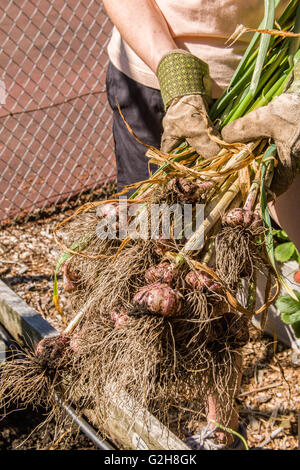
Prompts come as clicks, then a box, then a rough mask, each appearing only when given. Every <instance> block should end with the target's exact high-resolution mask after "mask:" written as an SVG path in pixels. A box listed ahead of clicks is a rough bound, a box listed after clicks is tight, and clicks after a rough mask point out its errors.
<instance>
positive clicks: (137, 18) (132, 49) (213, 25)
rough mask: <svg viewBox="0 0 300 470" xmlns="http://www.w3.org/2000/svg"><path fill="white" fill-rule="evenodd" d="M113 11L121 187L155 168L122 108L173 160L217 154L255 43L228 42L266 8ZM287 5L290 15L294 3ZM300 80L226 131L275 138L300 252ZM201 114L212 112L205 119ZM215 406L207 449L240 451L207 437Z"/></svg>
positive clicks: (290, 228)
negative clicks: (230, 93)
mask: <svg viewBox="0 0 300 470" xmlns="http://www.w3.org/2000/svg"><path fill="white" fill-rule="evenodd" d="M103 3H104V5H105V8H106V10H107V13H108V15H109V16H110V18H111V20H112V22H113V24H114V25H115V28H114V31H113V35H112V39H111V41H110V44H109V46H108V53H109V57H110V65H109V69H108V73H107V94H108V99H109V102H110V105H111V107H112V109H113V111H114V123H113V133H114V140H115V153H116V159H117V172H118V175H117V176H118V189H119V190H120V189H122V187H123V186H124V185H126V184H130V183H134V182H137V181H141V180H143V179H146V178H147V175H148V160H147V158H146V157H145V148H144V147H143V146H142V145H141V144H139V143H138V142H136V140H135V139H134V138H133V137H132V136H131V135H130V134H129V133H128V131H127V129H126V127H125V125H124V122H123V121H122V118H121V116H120V114H119V112H118V110H117V104H119V105H120V107H121V110H122V112H123V114H124V116H125V119H126V120H127V122H128V123H129V125H130V126H131V127H132V128H133V130H134V132H135V133H136V134H137V135H138V137H139V138H140V139H141V140H142V141H143V142H145V143H146V144H149V145H153V146H155V147H157V148H158V147H161V149H162V150H163V151H165V152H170V151H171V150H172V149H174V148H175V147H177V145H178V144H179V143H180V142H181V141H182V140H184V139H186V140H187V141H188V142H189V143H190V144H191V145H192V146H193V147H194V148H195V149H196V150H197V151H198V152H199V153H200V154H201V155H202V156H204V157H210V156H213V155H216V154H217V152H218V149H219V147H218V145H217V144H216V143H214V142H212V141H211V140H210V139H209V137H208V127H209V128H210V131H211V132H214V129H213V128H212V124H211V123H210V122H209V120H208V119H204V117H203V114H205V113H206V112H207V107H208V106H209V105H210V103H211V100H212V99H216V98H218V96H220V94H221V93H222V91H223V90H224V89H225V88H226V87H227V86H228V84H229V82H230V80H231V77H232V75H233V73H234V71H235V69H236V67H237V65H238V62H239V61H240V59H241V57H242V55H243V53H244V51H245V49H246V47H247V45H248V42H249V36H248V35H244V36H243V37H242V39H240V40H239V41H237V42H236V43H235V44H234V45H233V46H231V47H225V42H226V40H227V39H228V38H229V37H230V36H231V34H232V33H233V32H234V30H235V28H236V26H237V25H238V24H245V25H247V26H249V27H254V28H255V27H257V25H258V24H259V23H260V21H261V19H262V18H263V14H264V2H262V1H261V0H248V1H247V2H245V1H244V0H182V1H179V0H156V1H155V0H128V1H126V2H120V1H119V0H104V2H103ZM281 3H282V5H280V9H283V8H284V7H285V6H286V3H287V2H286V3H285V2H281ZM277 13H279V11H277ZM208 67H209V68H208ZM299 73H300V72H298V74H299ZM209 78H210V84H211V85H209ZM298 80H299V76H296V77H295V80H294V85H293V87H292V88H291V90H289V93H285V94H284V96H283V97H279V98H277V100H275V101H274V102H273V103H272V104H271V105H269V106H268V107H266V108H263V109H260V110H257V111H255V112H254V113H250V114H249V115H248V116H246V117H245V118H243V119H241V120H238V121H236V122H235V123H232V124H230V125H228V126H226V127H225V128H224V130H223V133H222V135H223V138H224V140H227V141H228V142H234V141H245V142H247V141H250V140H251V139H253V138H258V137H273V139H274V140H275V143H276V144H277V147H278V149H279V157H280V164H279V165H278V169H277V174H276V177H275V181H274V185H273V187H272V190H273V192H275V193H276V194H277V195H282V194H283V193H284V194H283V195H282V196H281V197H279V198H278V200H277V201H276V203H275V204H273V205H272V214H273V217H274V218H275V220H276V221H277V222H278V223H279V224H281V225H282V226H283V227H284V229H285V230H286V231H287V233H288V234H289V236H290V237H291V239H292V240H293V241H294V243H295V244H297V246H298V248H300V237H299V235H297V231H296V229H297V228H298V227H299V225H300V217H299V211H298V208H297V203H298V201H299V184H298V183H299V182H300V178H299V176H298V177H297V178H296V181H295V182H294V184H293V185H292V181H293V178H294V175H295V169H296V161H297V160H299V153H300V144H299V134H300V96H299V95H300V85H299V82H298ZM195 107H196V108H197V109H200V110H201V111H202V112H201V113H197V112H196V113H195ZM266 114H267V117H268V119H266V118H265V116H266ZM288 186H289V189H288V190H287V187H288ZM208 402H209V406H208V409H207V419H208V423H209V424H208V426H207V427H206V429H205V430H204V431H203V432H202V437H205V436H207V439H206V440H205V439H204V440H203V446H202V448H218V447H214V445H215V444H217V445H221V447H222V446H224V445H225V446H227V447H230V446H233V447H234V446H236V445H239V443H237V441H234V439H233V437H232V435H230V434H227V433H224V432H223V431H222V430H220V429H217V430H214V432H213V433H212V435H210V436H209V433H207V431H208V430H209V429H212V428H214V425H213V424H210V423H211V422H212V421H217V422H218V411H217V406H216V402H217V398H216V397H214V396H212V397H210V398H209V400H208ZM229 426H230V427H231V428H232V429H234V430H238V414H237V412H234V413H232V416H231V419H230V423H229ZM205 442H207V443H208V444H205Z"/></svg>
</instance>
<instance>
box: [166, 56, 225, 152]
mask: <svg viewBox="0 0 300 470" xmlns="http://www.w3.org/2000/svg"><path fill="white" fill-rule="evenodd" d="M157 77H158V81H159V85H160V90H161V94H162V99H163V102H164V105H165V108H166V115H165V117H164V119H163V129H164V132H163V135H162V139H161V150H162V151H163V152H166V153H170V152H171V151H172V150H174V149H175V148H176V147H177V146H178V145H179V144H180V143H182V142H183V141H184V140H186V141H187V142H188V143H189V144H190V145H191V146H192V147H193V148H194V149H195V150H196V152H197V153H199V155H201V156H203V157H205V158H208V157H212V156H215V155H217V154H218V152H219V150H220V147H219V145H218V144H217V143H215V142H213V141H212V140H211V139H210V137H209V133H208V132H210V133H212V134H214V133H215V130H214V129H213V127H212V124H211V122H210V120H209V118H208V116H207V99H209V95H210V78H209V69H208V65H207V64H206V63H205V62H203V61H202V60H200V59H198V57H195V56H193V55H192V54H190V53H189V52H186V51H183V50H174V51H171V52H169V53H168V54H166V55H165V56H164V57H163V58H162V59H161V61H160V63H159V65H158V69H157Z"/></svg>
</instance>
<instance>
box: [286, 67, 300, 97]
mask: <svg viewBox="0 0 300 470" xmlns="http://www.w3.org/2000/svg"><path fill="white" fill-rule="evenodd" d="M293 75H294V79H293V82H292V84H291V86H290V87H289V88H288V90H287V93H295V94H296V95H300V60H298V62H296V65H295V67H294V70H293Z"/></svg>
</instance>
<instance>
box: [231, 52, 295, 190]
mask: <svg viewBox="0 0 300 470" xmlns="http://www.w3.org/2000/svg"><path fill="white" fill-rule="evenodd" d="M222 137H223V139H224V140H225V141H226V142H228V143H233V142H250V141H252V140H255V139H258V138H260V137H269V138H272V139H273V140H274V143H275V144H276V145H277V151H278V165H277V167H276V169H275V172H274V177H273V181H272V185H271V188H270V189H271V191H272V192H273V193H274V194H275V195H276V196H279V195H280V194H282V193H284V192H285V191H286V190H287V189H288V187H289V186H290V185H291V183H292V182H293V179H294V177H295V176H296V174H297V171H299V169H300V61H299V62H297V63H296V65H295V68H294V76H293V81H292V84H291V86H290V87H289V88H288V89H287V90H286V91H285V93H283V94H282V95H280V96H279V97H277V98H275V99H274V100H273V101H272V102H271V103H269V104H268V105H267V106H264V107H262V108H258V109H256V110H254V111H252V112H251V113H249V114H247V115H246V116H245V117H242V118H240V119H237V120H236V121H234V122H232V123H230V124H228V125H227V126H225V127H224V129H223V131H222Z"/></svg>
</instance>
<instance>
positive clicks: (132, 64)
mask: <svg viewBox="0 0 300 470" xmlns="http://www.w3.org/2000/svg"><path fill="white" fill-rule="evenodd" d="M281 3H284V5H282V6H281V7H279V10H282V9H283V7H284V6H285V5H286V3H287V2H281ZM156 4H157V6H158V7H159V9H160V10H161V12H162V14H163V15H164V17H165V19H166V21H167V23H168V26H169V29H170V32H171V35H172V37H173V38H174V40H175V42H176V44H177V46H178V48H179V49H185V50H188V51H189V52H191V53H192V54H194V55H196V56H197V57H199V58H201V59H202V60H204V61H205V62H206V63H207V64H208V65H209V69H210V76H211V78H212V93H213V98H217V97H218V96H219V95H220V94H221V93H222V91H223V90H224V89H225V88H226V87H227V86H228V84H229V82H230V80H231V78H232V75H233V73H234V71H235V70H236V67H237V65H238V63H239V61H240V59H241V57H242V56H243V54H244V52H245V50H246V48H247V46H248V44H249V42H250V40H251V37H252V35H251V34H248V33H247V34H244V35H243V36H242V37H241V38H240V39H239V40H238V41H237V42H235V43H234V44H233V45H231V46H228V45H226V44H225V43H226V41H227V40H228V38H229V37H230V36H231V35H232V33H233V32H234V31H235V29H236V27H237V26H238V25H239V24H243V25H245V26H248V27H251V28H257V27H258V26H259V24H260V23H261V21H262V19H263V15H264V1H263V0H156ZM108 54H109V58H110V60H111V62H112V63H113V64H114V66H115V67H116V68H117V69H119V70H120V71H121V72H123V73H124V74H126V75H128V76H129V77H131V78H132V79H134V80H136V81H137V82H139V83H141V84H143V85H146V86H149V87H152V88H157V89H159V84H158V81H157V77H156V75H155V74H154V73H153V72H152V71H151V69H150V68H149V67H148V66H147V65H146V64H145V63H144V62H143V61H142V60H141V59H140V58H139V57H138V56H137V55H136V54H135V52H134V51H133V50H132V49H131V48H130V47H129V46H128V44H126V43H125V41H124V40H123V39H122V38H121V36H120V34H119V32H118V30H117V28H116V27H114V29H113V34H112V38H111V40H110V43H109V45H108Z"/></svg>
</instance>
